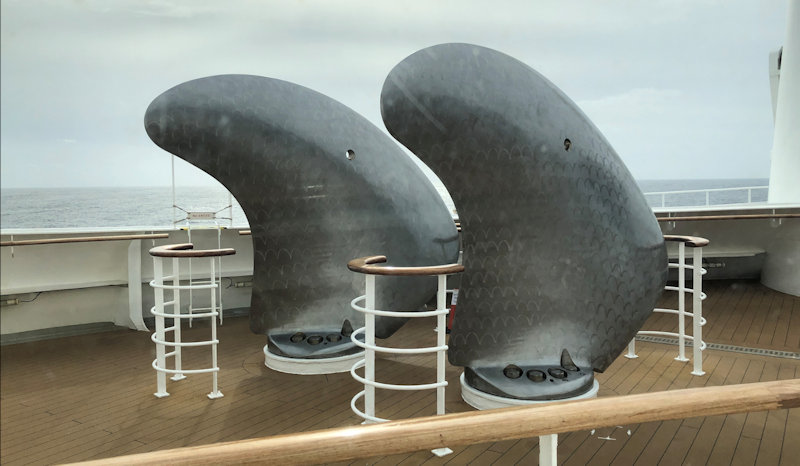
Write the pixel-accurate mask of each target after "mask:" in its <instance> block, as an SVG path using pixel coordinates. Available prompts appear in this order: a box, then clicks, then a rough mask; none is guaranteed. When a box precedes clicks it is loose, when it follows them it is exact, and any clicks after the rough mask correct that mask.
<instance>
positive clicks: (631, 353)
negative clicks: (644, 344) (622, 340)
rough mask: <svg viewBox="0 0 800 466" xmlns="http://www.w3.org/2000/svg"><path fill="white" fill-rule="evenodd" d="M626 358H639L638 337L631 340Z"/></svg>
mask: <svg viewBox="0 0 800 466" xmlns="http://www.w3.org/2000/svg"><path fill="white" fill-rule="evenodd" d="M625 357H626V358H628V359H636V358H638V357H639V356H638V355H637V354H636V337H635V336H634V337H633V338H631V341H630V343H628V353H627V354H625Z"/></svg>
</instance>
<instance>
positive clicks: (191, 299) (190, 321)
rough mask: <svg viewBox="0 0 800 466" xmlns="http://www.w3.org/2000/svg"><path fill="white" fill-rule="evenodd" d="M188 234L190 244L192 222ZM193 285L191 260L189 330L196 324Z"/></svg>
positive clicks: (188, 223) (187, 230)
mask: <svg viewBox="0 0 800 466" xmlns="http://www.w3.org/2000/svg"><path fill="white" fill-rule="evenodd" d="M186 223H187V226H186V234H187V235H188V236H189V242H190V243H191V242H192V224H191V222H186ZM192 285H194V279H193V278H192V260H191V259H189V328H192V324H193V323H194V322H193V321H194V319H193V318H192V314H194V291H192Z"/></svg>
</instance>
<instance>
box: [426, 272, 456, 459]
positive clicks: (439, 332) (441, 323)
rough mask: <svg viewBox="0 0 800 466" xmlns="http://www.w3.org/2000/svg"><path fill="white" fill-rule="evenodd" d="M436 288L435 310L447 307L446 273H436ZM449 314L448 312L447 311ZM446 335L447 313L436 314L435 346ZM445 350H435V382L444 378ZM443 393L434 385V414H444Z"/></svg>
mask: <svg viewBox="0 0 800 466" xmlns="http://www.w3.org/2000/svg"><path fill="white" fill-rule="evenodd" d="M437 279H438V285H439V287H438V289H437V290H436V310H437V311H439V310H442V309H448V307H447V275H437ZM448 314H449V313H448ZM446 335H447V314H439V315H438V316H436V346H440V347H441V346H444V345H445V343H446V341H445V338H446ZM445 351H446V350H439V351H437V352H436V382H437V383H442V382H444V381H445V380H446V379H445V373H444V370H445V366H444V357H445ZM444 394H445V387H436V414H437V415H442V414H444ZM431 453H433V454H434V455H436V456H438V457H440V458H441V457H443V456H447V455H449V454H451V453H453V450H451V449H450V448H448V447H442V448H434V449H433V450H431Z"/></svg>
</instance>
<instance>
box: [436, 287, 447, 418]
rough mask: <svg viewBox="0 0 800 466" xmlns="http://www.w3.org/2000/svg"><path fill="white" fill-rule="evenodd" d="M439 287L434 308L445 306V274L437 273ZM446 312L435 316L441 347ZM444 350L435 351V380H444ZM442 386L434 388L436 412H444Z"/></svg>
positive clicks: (443, 342)
mask: <svg viewBox="0 0 800 466" xmlns="http://www.w3.org/2000/svg"><path fill="white" fill-rule="evenodd" d="M438 284H439V288H438V290H437V292H436V309H446V308H447V275H439V277H438ZM446 336H447V314H439V315H438V316H436V346H438V347H443V346H445V344H446V343H447V342H446V341H445V338H446ZM444 357H445V351H444V350H439V351H438V352H437V353H436V382H437V383H442V382H444V381H445V365H444V363H445V361H444ZM444 388H445V387H444V386H441V387H438V388H437V389H436V414H444Z"/></svg>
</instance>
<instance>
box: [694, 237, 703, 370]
mask: <svg viewBox="0 0 800 466" xmlns="http://www.w3.org/2000/svg"><path fill="white" fill-rule="evenodd" d="M692 267H693V269H692V290H693V292H692V314H693V318H692V320H693V321H694V322H692V338H693V341H694V345H693V347H692V358H693V360H694V362H693V364H694V370H693V371H692V375H705V372H704V371H703V349H702V346H703V326H702V323H703V322H702V321H703V300H702V294H703V275H702V268H703V248H694V251H692Z"/></svg>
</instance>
